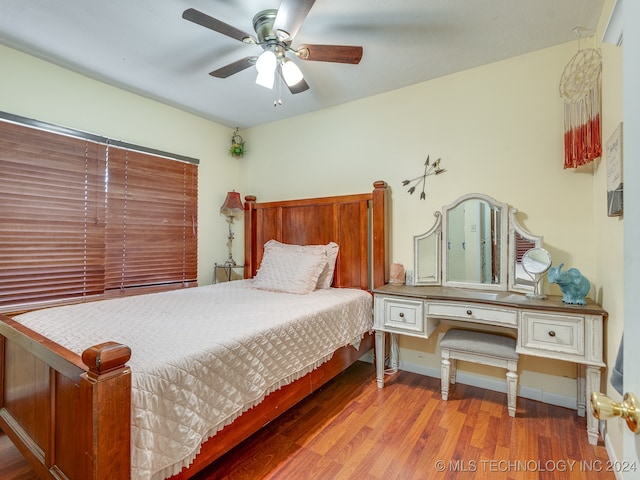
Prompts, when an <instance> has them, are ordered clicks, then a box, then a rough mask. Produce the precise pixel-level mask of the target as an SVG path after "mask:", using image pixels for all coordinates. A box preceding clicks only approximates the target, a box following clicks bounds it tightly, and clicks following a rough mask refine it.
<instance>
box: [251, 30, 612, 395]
mask: <svg viewBox="0 0 640 480" xmlns="http://www.w3.org/2000/svg"><path fill="white" fill-rule="evenodd" d="M576 51H577V42H571V43H568V44H565V45H561V46H558V47H555V48H550V49H546V50H543V51H538V52H534V53H531V54H528V55H524V56H521V57H517V58H512V59H509V60H506V61H502V62H498V63H494V64H491V65H486V66H483V67H479V68H475V69H472V70H468V71H465V72H461V73H458V74H454V75H450V76H447V77H443V78H439V79H436V80H432V81H430V82H426V83H423V84H419V85H415V86H412V87H408V88H405V89H402V90H398V91H394V92H390V93H387V94H383V95H380V96H376V97H371V98H366V99H363V100H360V101H357V102H353V103H350V104H347V105H342V106H338V107H335V108H332V109H327V110H323V111H320V112H315V113H312V114H309V115H306V116H300V117H297V118H295V119H291V120H285V121H281V122H278V123H273V124H268V125H265V126H261V127H257V128H253V129H251V132H250V135H251V143H250V145H251V151H252V154H251V155H250V156H249V157H248V158H247V167H248V169H247V187H248V191H250V192H251V193H253V194H256V195H257V196H258V199H259V200H263V201H266V200H273V199H278V198H294V197H301V196H302V197H304V196H309V197H312V196H317V195H331V194H340V193H350V192H358V191H368V190H369V189H370V187H371V184H372V183H373V181H375V180H378V179H382V180H385V181H387V182H388V183H389V185H390V186H391V188H392V225H391V252H392V260H393V261H398V262H401V263H403V264H404V265H405V266H409V265H411V263H412V237H413V236H414V235H417V234H420V233H423V232H425V231H426V230H427V229H428V228H429V227H430V226H431V224H432V222H433V216H432V213H433V211H434V210H437V209H439V208H440V207H441V206H442V205H444V204H447V203H450V202H451V201H453V200H454V199H455V198H456V197H458V196H460V195H462V194H465V193H469V192H482V193H486V194H488V195H491V196H492V197H494V198H495V199H497V200H500V201H503V202H507V203H509V204H511V205H512V206H514V207H516V208H517V209H518V210H519V212H520V213H519V214H518V218H519V220H520V221H521V223H522V224H523V225H524V226H525V228H527V229H529V230H530V231H531V232H534V233H537V234H542V235H544V242H545V247H546V248H547V249H548V250H549V251H550V253H551V255H552V257H553V260H554V263H555V264H558V263H560V262H564V263H565V265H566V267H577V268H579V269H580V270H581V271H582V273H583V274H584V275H586V276H587V277H588V278H589V279H590V280H591V281H592V284H593V286H594V288H593V289H592V291H591V295H590V296H591V297H592V298H595V297H598V295H599V297H598V298H597V299H598V300H600V301H602V295H600V293H602V291H603V287H602V285H601V282H600V281H599V278H598V274H599V273H600V271H601V266H602V265H603V264H604V262H606V260H602V261H601V260H599V257H598V251H597V247H599V246H600V245H597V244H596V239H595V237H594V223H595V221H594V216H595V212H594V209H595V208H596V207H598V208H599V205H598V203H597V201H596V197H600V198H601V197H602V196H603V195H606V193H605V192H604V190H601V191H599V192H595V191H594V185H595V184H596V180H597V181H598V182H599V183H598V186H599V187H600V188H602V187H601V185H600V183H601V182H600V180H599V170H600V169H599V165H598V163H596V164H595V165H592V166H588V167H583V168H581V169H579V170H564V169H563V131H564V123H563V122H564V119H563V103H562V100H561V98H560V96H559V93H558V85H559V81H560V77H561V75H562V72H563V71H564V67H565V65H566V64H567V63H568V62H569V60H570V59H571V58H572V57H573V55H575V53H576ZM309 82H310V84H311V88H313V79H309ZM282 108H286V99H285V103H284V106H283V107H282ZM276 152H277V154H276ZM427 155H430V157H431V159H432V160H434V159H436V158H438V157H441V158H442V164H441V166H442V167H444V168H446V169H447V172H446V173H444V174H443V175H441V176H438V177H429V178H428V179H427V199H426V201H420V200H419V197H418V194H414V195H413V196H411V195H409V194H408V193H407V192H406V191H405V188H403V187H402V180H403V179H405V178H412V177H415V176H418V175H420V174H421V172H422V169H423V163H424V160H425V158H426V156H427ZM594 172H595V173H594ZM599 212H601V210H599ZM614 277H615V274H614ZM616 281H620V280H619V279H618V278H612V279H611V283H612V284H615V283H616ZM546 289H547V291H550V292H551V293H560V292H559V289H557V286H555V285H553V286H551V287H550V286H549V285H547V286H546ZM400 347H401V353H400V355H401V362H402V363H403V364H404V366H405V367H406V368H407V369H415V370H417V371H422V372H425V373H429V374H434V375H439V361H440V354H439V350H438V347H437V337H436V336H434V337H432V338H430V339H428V340H420V339H410V338H406V337H403V338H402V339H401V341H400ZM521 365H522V367H521V382H520V385H521V391H522V392H524V393H523V394H526V395H528V396H531V397H532V398H539V399H542V400H545V401H550V402H552V403H558V404H566V405H567V406H571V405H574V404H575V391H576V381H575V377H576V368H575V366H574V365H571V364H569V363H565V362H548V361H543V360H541V359H537V358H534V357H524V358H523V359H522V361H521ZM469 371H470V372H471V370H469ZM473 373H475V374H479V375H486V376H488V377H493V378H494V379H497V378H501V377H500V376H501V375H502V373H496V372H494V371H493V370H488V369H482V368H480V369H474V371H473ZM552 374H553V375H552ZM496 375H497V376H496Z"/></svg>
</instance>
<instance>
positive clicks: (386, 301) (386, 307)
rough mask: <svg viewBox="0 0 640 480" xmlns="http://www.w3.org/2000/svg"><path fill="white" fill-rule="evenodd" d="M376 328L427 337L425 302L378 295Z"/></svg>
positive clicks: (376, 297) (375, 315)
mask: <svg viewBox="0 0 640 480" xmlns="http://www.w3.org/2000/svg"><path fill="white" fill-rule="evenodd" d="M374 328H375V329H376V330H381V331H385V332H394V333H405V334H408V335H415V336H421V337H426V336H427V331H426V327H425V316H424V302H423V301H422V300H414V299H409V298H401V297H391V296H389V297H387V296H379V295H376V296H375V312H374Z"/></svg>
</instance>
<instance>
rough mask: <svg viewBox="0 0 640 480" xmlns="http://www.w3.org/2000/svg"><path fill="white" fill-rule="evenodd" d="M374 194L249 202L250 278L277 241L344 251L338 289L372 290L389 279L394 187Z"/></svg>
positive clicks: (247, 260) (249, 199)
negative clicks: (332, 244)
mask: <svg viewBox="0 0 640 480" xmlns="http://www.w3.org/2000/svg"><path fill="white" fill-rule="evenodd" d="M373 187H374V189H373V191H372V192H371V193H364V194H355V195H341V196H334V197H322V198H309V199H303V200H285V201H278V202H265V203H257V202H256V197H255V196H252V195H248V196H246V197H245V206H244V214H245V223H244V225H245V250H244V258H245V260H244V262H245V278H253V277H254V276H255V274H256V272H257V270H258V267H259V266H260V261H261V260H262V254H263V247H264V244H265V243H266V242H267V241H269V240H271V239H275V240H278V241H279V242H283V243H290V244H296V245H321V244H327V243H329V242H336V243H337V244H338V245H339V246H340V249H339V253H338V258H337V261H336V270H335V274H334V279H333V286H334V287H351V288H361V289H369V290H370V289H372V288H376V287H378V286H380V285H383V284H384V283H385V282H386V280H387V278H388V265H389V262H388V259H387V254H386V251H387V248H386V246H387V236H386V235H387V221H388V213H387V204H388V195H389V193H388V187H387V184H386V183H385V182H383V181H377V182H375V183H374V184H373Z"/></svg>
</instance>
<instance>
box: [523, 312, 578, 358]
mask: <svg viewBox="0 0 640 480" xmlns="http://www.w3.org/2000/svg"><path fill="white" fill-rule="evenodd" d="M519 342H520V347H521V350H523V351H524V350H525V349H526V350H532V351H533V352H532V353H535V351H536V350H544V351H546V352H558V353H560V354H571V355H578V356H581V357H582V356H584V317H583V316H580V315H554V314H550V313H540V312H529V311H523V312H522V325H521V328H520V337H519Z"/></svg>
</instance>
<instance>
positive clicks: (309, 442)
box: [0, 362, 615, 480]
mask: <svg viewBox="0 0 640 480" xmlns="http://www.w3.org/2000/svg"><path fill="white" fill-rule="evenodd" d="M7 443H8V442H7V440H6V438H5V436H4V435H3V436H2V437H0V478H2V479H7V480H8V479H11V480H18V479H19V480H27V479H28V480H31V479H33V478H35V476H33V474H32V473H31V475H32V476H28V475H29V472H28V471H25V470H24V468H25V466H24V460H22V462H16V460H15V459H16V455H17V457H18V459H20V458H19V454H18V453H17V451H15V449H14V448H13V447H11V446H9V445H7ZM607 462H608V457H607V453H606V450H605V447H604V445H603V443H602V441H600V442H599V444H598V445H596V446H592V445H589V443H588V442H587V435H586V421H585V419H584V418H580V417H578V416H577V415H576V414H575V411H573V410H568V409H565V408H561V407H555V406H551V405H547V404H544V403H540V402H535V401H532V400H527V399H523V398H519V399H518V410H517V415H516V418H511V417H509V416H508V413H507V407H506V394H502V393H497V392H492V391H488V390H483V389H480V388H476V387H469V386H466V385H462V384H456V385H452V386H451V390H450V393H449V401H447V402H444V401H442V400H441V399H440V380H439V379H437V378H431V377H425V376H422V375H417V374H413V373H408V372H400V373H398V374H396V375H394V376H390V377H387V383H386V386H385V388H384V389H378V388H377V387H376V383H375V371H374V367H373V365H371V364H368V363H364V362H357V363H356V364H355V365H354V366H352V367H351V368H349V369H348V370H347V371H345V372H344V373H343V374H341V375H340V376H339V377H337V378H336V379H335V380H333V381H332V382H330V383H329V384H328V385H326V386H325V387H324V388H322V389H321V390H320V391H319V392H317V393H316V394H315V395H313V396H311V397H309V398H307V399H305V400H303V401H302V402H301V403H299V404H298V405H297V406H296V407H295V408H294V409H292V410H291V411H289V412H287V413H285V414H284V415H283V416H281V417H280V418H279V419H277V420H275V421H274V422H272V423H271V424H269V425H267V426H266V427H265V428H263V429H262V430H261V431H260V432H258V433H256V434H255V435H254V436H252V437H251V438H250V439H248V440H247V441H245V442H244V443H243V444H242V445H240V446H238V447H237V448H235V449H234V450H232V451H231V452H229V453H228V454H227V455H225V456H224V457H222V458H221V459H219V460H218V461H217V462H215V463H214V464H212V465H210V466H209V467H208V468H207V469H206V470H205V471H203V472H201V473H200V474H198V475H197V476H196V477H195V478H194V480H218V479H225V480H226V479H235V480H258V479H271V480H280V479H282V480H284V479H287V480H290V479H304V480H312V479H318V480H325V479H331V480H343V479H349V480H351V479H357V480H369V479H370V480H373V479H384V480H394V479H396V480H427V479H446V480H448V479H456V480H457V479H460V480H465V479H474V480H477V479H489V478H492V479H493V478H498V479H504V480H521V479H522V480H529V479H542V480H564V479H571V480H609V479H611V480H613V479H615V476H614V474H613V473H611V472H607V471H606V469H607ZM5 465H6V466H5ZM9 465H10V466H9ZM19 470H20V472H21V473H18V471H19ZM12 475H13V476H12Z"/></svg>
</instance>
